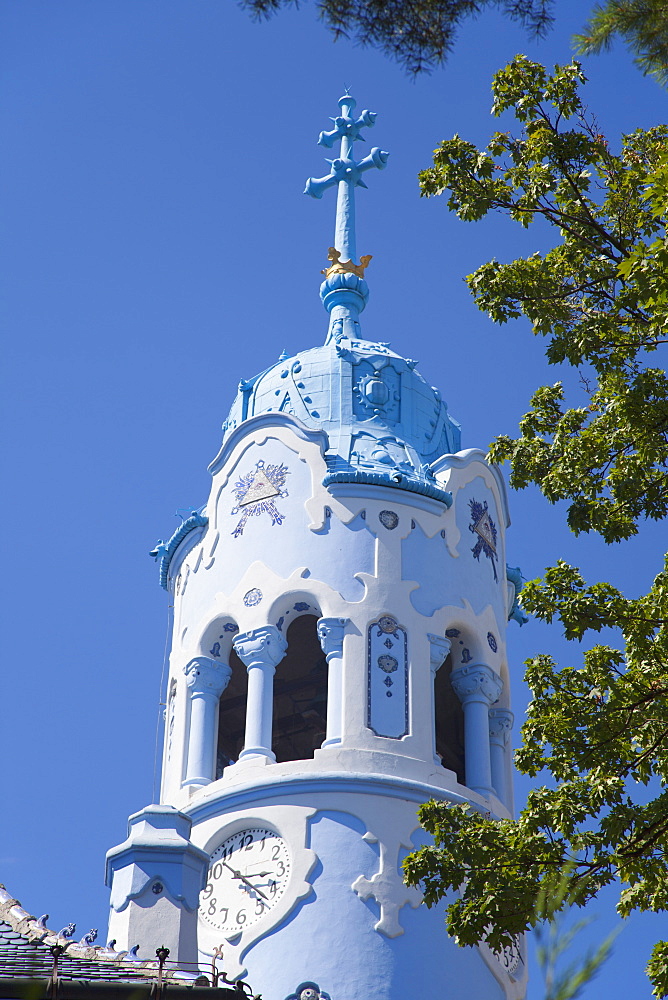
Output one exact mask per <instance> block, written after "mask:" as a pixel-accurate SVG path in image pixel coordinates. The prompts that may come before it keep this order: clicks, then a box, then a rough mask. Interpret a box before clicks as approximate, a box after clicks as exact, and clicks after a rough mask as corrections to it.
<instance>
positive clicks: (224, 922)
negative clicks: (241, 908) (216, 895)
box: [219, 906, 230, 924]
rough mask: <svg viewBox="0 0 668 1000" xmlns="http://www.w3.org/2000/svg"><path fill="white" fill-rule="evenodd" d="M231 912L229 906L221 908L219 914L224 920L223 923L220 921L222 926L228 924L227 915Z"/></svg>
mask: <svg viewBox="0 0 668 1000" xmlns="http://www.w3.org/2000/svg"><path fill="white" fill-rule="evenodd" d="M229 912H230V911H229V909H228V907H227V906H221V908H220V910H219V913H220V914H221V918H222V919H221V921H220V922H221V924H226V923H227V914H228V913H229Z"/></svg>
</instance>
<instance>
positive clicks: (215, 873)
mask: <svg viewBox="0 0 668 1000" xmlns="http://www.w3.org/2000/svg"><path fill="white" fill-rule="evenodd" d="M222 874H223V866H222V864H221V862H220V861H217V862H216V864H215V865H214V866H213V868H212V869H211V877H212V878H220V876H221V875H222Z"/></svg>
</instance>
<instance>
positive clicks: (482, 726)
mask: <svg viewBox="0 0 668 1000" xmlns="http://www.w3.org/2000/svg"><path fill="white" fill-rule="evenodd" d="M450 682H451V684H452V686H453V688H454V689H455V691H456V693H457V697H458V698H459V700H460V701H461V703H462V705H463V706H464V746H465V753H466V768H465V769H466V784H467V786H468V787H469V788H472V789H473V791H474V792H478V794H479V795H482V796H483V797H484V798H486V799H487V798H489V796H490V794H491V793H492V790H493V789H492V769H491V761H490V752H489V709H490V707H491V706H492V705H493V704H494V702H495V701H498V699H499V696H500V694H501V691H502V690H503V681H502V680H501V678H500V677H499V675H498V674H496V673H495V672H494V671H493V670H492V668H491V667H488V666H487V665H486V664H484V663H477V664H475V665H474V664H471V665H470V666H469V665H466V666H463V667H457V669H456V670H453V671H452V674H451V675H450Z"/></svg>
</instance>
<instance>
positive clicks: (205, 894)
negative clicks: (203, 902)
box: [202, 882, 213, 899]
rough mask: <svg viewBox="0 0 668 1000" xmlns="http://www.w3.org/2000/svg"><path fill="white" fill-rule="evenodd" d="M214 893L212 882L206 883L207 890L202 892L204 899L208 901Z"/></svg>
mask: <svg viewBox="0 0 668 1000" xmlns="http://www.w3.org/2000/svg"><path fill="white" fill-rule="evenodd" d="M212 892H213V884H212V883H211V882H207V883H206V888H205V889H203V890H202V896H203V897H204V899H208V898H209V896H210V895H211V893H212Z"/></svg>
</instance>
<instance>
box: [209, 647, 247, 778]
mask: <svg viewBox="0 0 668 1000" xmlns="http://www.w3.org/2000/svg"><path fill="white" fill-rule="evenodd" d="M230 667H231V668H232V676H231V677H230V680H229V683H228V685H227V687H226V689H225V691H224V693H223V696H222V697H221V699H220V703H219V705H218V742H217V747H216V778H221V777H222V775H223V771H224V770H225V768H226V767H227V766H228V765H229V764H234V763H235V762H236V761H237V760H238V759H239V754H240V753H241V751H242V749H243V745H244V733H245V731H246V701H247V697H248V674H247V672H246V667H245V666H244V665H243V663H242V662H241V660H240V659H239V657H238V656H237V654H236V653H235V651H234V649H232V650H231V652H230Z"/></svg>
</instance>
